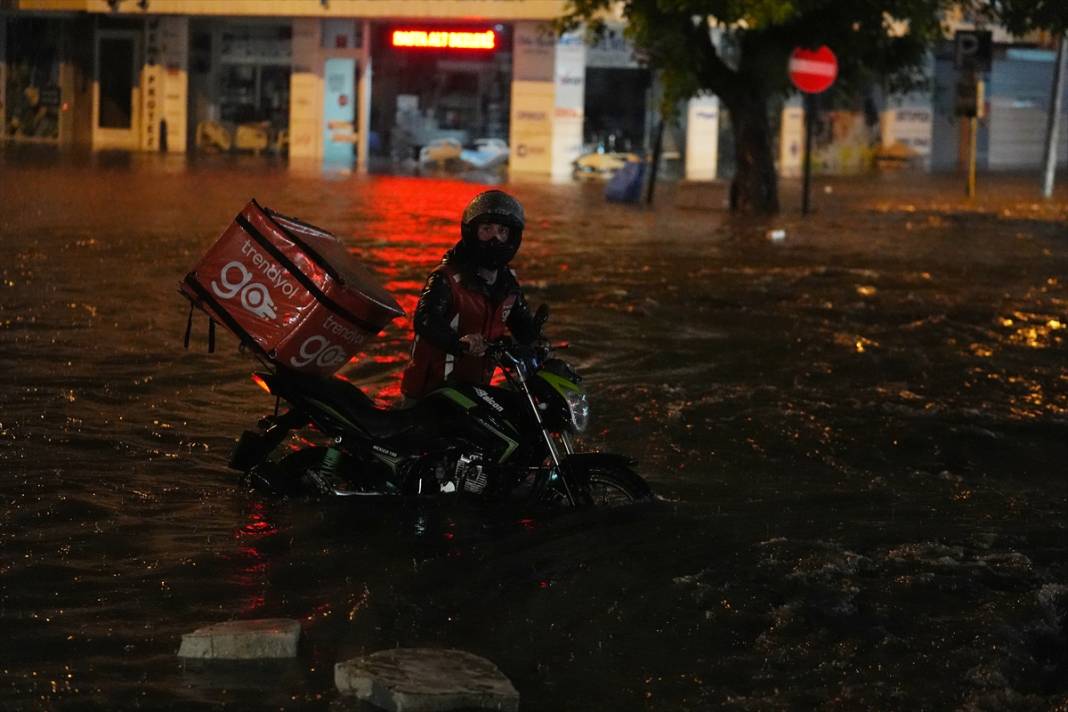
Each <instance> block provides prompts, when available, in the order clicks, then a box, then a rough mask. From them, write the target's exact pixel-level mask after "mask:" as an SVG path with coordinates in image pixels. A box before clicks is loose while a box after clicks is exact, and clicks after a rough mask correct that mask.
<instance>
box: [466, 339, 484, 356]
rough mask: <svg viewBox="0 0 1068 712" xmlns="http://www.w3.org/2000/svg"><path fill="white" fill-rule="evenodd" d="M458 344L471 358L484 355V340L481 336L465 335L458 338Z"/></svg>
mask: <svg viewBox="0 0 1068 712" xmlns="http://www.w3.org/2000/svg"><path fill="white" fill-rule="evenodd" d="M460 343H461V344H463V345H464V351H465V352H466V353H468V354H470V355H472V356H482V355H483V354H485V353H486V339H485V337H483V336H482V334H465V335H464V336H461V337H460Z"/></svg>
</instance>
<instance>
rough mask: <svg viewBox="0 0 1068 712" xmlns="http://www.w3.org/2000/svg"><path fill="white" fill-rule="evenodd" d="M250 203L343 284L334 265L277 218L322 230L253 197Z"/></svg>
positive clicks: (317, 230)
mask: <svg viewBox="0 0 1068 712" xmlns="http://www.w3.org/2000/svg"><path fill="white" fill-rule="evenodd" d="M252 204H253V205H255V206H256V207H257V208H259V209H260V210H262V211H263V214H264V215H266V216H267V217H268V219H270V221H271V222H272V223H274V225H275V227H277V228H278V229H279V230H281V231H282V232H284V233H285V236H286V237H287V238H289V241H290V242H292V243H293V244H294V245H296V246H297V247H299V248H300V249H301V251H302V252H304V253H305V254H307V255H308V257H310V258H311V261H312V262H314V263H315V264H317V265H319V267H320V268H321V269H322V270H323V271H324V272H326V273H327V274H328V275H330V277H331V279H333V280H335V281H336V282H337V283H338V284H344V283H345V280H343V279H342V278H341V275H340V274H339V273H338V271H337V270H336V269H334V266H333V265H332V264H330V263H329V262H327V260H326V258H325V257H323V256H322V255H320V254H319V253H318V252H317V251H315V250H314V249H312V246H311V245H309V244H308V243H306V242H305V241H304V240H301V239H300V238H299V237H297V236H296V235H294V234H293V231H292V230H290V229H289V228H287V227H286V226H285V225H283V224H282V223H280V222H278V220H277V218H282V219H283V220H288V221H290V222H292V223H296V224H297V225H303V226H305V227H307V228H308V229H310V230H314V231H316V232H323V231H322V230H320V229H319V228H317V227H315V226H314V225H309V224H308V223H306V222H304V221H303V220H298V219H297V218H291V217H289V216H288V215H282V213H279V212H277V211H275V210H271V209H270V208H265V207H263V206H262V205H260V204H259V203H258V202H256V199H255V198H253V199H252ZM239 217H244V216H239ZM324 234H325V233H324ZM331 237H333V236H332V235H331Z"/></svg>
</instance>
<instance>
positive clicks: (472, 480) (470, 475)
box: [456, 455, 489, 494]
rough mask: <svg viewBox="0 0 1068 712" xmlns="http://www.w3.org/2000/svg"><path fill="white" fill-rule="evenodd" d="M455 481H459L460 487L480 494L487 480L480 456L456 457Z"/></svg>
mask: <svg viewBox="0 0 1068 712" xmlns="http://www.w3.org/2000/svg"><path fill="white" fill-rule="evenodd" d="M456 481H457V482H459V483H460V489H463V490H465V491H467V492H471V493H473V494H480V493H481V492H482V491H483V490H484V489H486V485H487V484H488V482H489V480H488V478H487V477H486V471H485V469H484V468H483V467H482V456H481V455H461V456H460V457H459V458H457V460H456Z"/></svg>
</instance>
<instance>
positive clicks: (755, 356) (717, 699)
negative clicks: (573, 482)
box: [0, 150, 1068, 710]
mask: <svg viewBox="0 0 1068 712" xmlns="http://www.w3.org/2000/svg"><path fill="white" fill-rule="evenodd" d="M909 183H910V181H894V180H887V181H882V182H879V181H870V182H867V183H862V184H860V185H859V188H858V186H857V185H851V184H850V183H849V182H847V181H841V182H837V183H833V184H830V185H831V187H832V189H833V190H835V191H837V192H831V193H820V194H818V195H819V197H818V199H817V205H818V206H819V207H820V210H821V212H820V213H818V214H817V215H816V216H814V217H812V218H810V219H809V220H807V221H802V220H800V219H799V218H797V217H793V216H791V215H790V214H787V215H786V216H784V217H783V218H781V219H779V220H776V221H774V223H765V222H762V221H734V222H728V221H725V219H724V217H723V214H722V211H721V209H720V208H721V202H722V195H721V194H720V193H719V192H717V191H716V190H709V189H702V188H698V187H693V186H667V187H665V189H663V190H661V191H658V196H659V204H658V207H657V210H655V211H645V210H640V209H635V208H630V207H619V206H606V205H605V204H604V203H603V201H602V200H601V198H600V194H599V190H600V187H599V186H596V185H570V184H565V185H548V184H541V183H522V182H520V183H513V184H511V185H510V189H511V190H513V191H514V192H515V193H516V194H517V195H518V196H519V197H520V198H521V199H522V200H523V202H524V203H525V205H526V207H527V209H528V214H529V216H530V219H531V222H530V224H529V227H528V230H527V233H526V237H525V240H524V247H523V250H522V252H521V256H520V258H519V260H518V261H517V265H516V266H517V268H518V270H519V273H520V277H521V279H522V280H523V282H524V283H525V284H526V285H527V288H528V296H529V298H530V300H531V301H532V302H534V303H535V304H537V303H540V302H542V301H547V302H549V303H551V304H552V305H553V308H554V311H553V317H552V320H551V328H552V335H553V337H554V338H558V339H566V340H569V341H570V342H571V343H572V344H573V347H572V349H571V351H570V352H569V354H568V357H569V358H570V359H572V360H574V361H575V362H576V363H577V364H578V366H579V367H580V370H581V371H582V372H583V373H584V374H585V375H586V377H587V384H588V385H589V387H590V390H591V392H592V395H593V398H594V407H595V418H596V419H595V421H594V425H593V427H592V431H591V433H590V434H589V436H588V437H587V441H588V444H590V445H592V446H595V447H601V448H605V449H612V450H617V451H622V452H626V453H628V454H631V455H635V456H637V457H639V458H640V459H641V460H642V467H641V469H642V472H643V473H644V474H645V475H646V476H647V478H648V479H649V480H650V481H651V482H652V483H653V485H654V487H655V488H656V490H657V491H658V492H659V493H660V494H661V495H662V496H663V497H664V499H665V501H664V502H662V503H661V504H660V505H659V506H657V507H653V508H646V509H641V510H638V511H631V512H618V513H615V512H614V513H608V514H603V513H597V514H595V515H593V516H582V517H564V518H562V519H558V520H553V521H548V522H543V521H531V520H526V519H521V520H520V521H518V522H514V521H513V520H512V519H509V518H508V517H503V518H491V519H490V520H489V521H488V522H487V519H486V518H485V517H482V516H480V515H479V514H478V513H477V512H474V511H470V510H468V509H465V508H463V507H459V508H456V507H453V508H448V509H446V510H445V511H442V512H437V513H425V512H417V511H412V510H410V509H404V508H399V507H398V508H393V509H389V510H387V511H382V510H381V509H378V510H373V511H368V510H363V509H359V508H354V507H348V506H345V507H339V506H335V505H332V504H330V505H325V506H324V505H318V504H315V503H308V502H277V501H266V500H260V499H258V498H256V497H254V496H250V495H249V494H247V493H246V492H244V491H242V490H240V489H239V488H236V487H235V481H234V477H233V474H232V473H231V472H229V471H228V470H227V469H226V468H225V461H226V459H227V454H228V450H229V448H230V446H231V444H232V441H233V439H234V437H235V436H236V435H237V434H239V433H240V431H241V430H242V429H244V428H246V427H249V426H250V425H252V424H253V423H254V422H255V420H256V419H257V418H258V417H259V416H260V415H262V414H263V413H264V412H265V411H267V410H268V409H269V407H270V404H269V403H267V402H265V401H264V399H263V398H262V397H261V395H262V394H261V393H260V392H259V391H258V390H257V389H255V388H253V387H252V386H251V384H250V383H249V381H248V373H249V371H250V369H251V366H252V363H251V362H250V361H247V360H245V359H243V358H242V357H241V356H239V355H237V354H236V353H235V352H234V348H233V347H234V342H233V340H232V339H230V338H229V337H228V336H226V335H220V339H219V342H220V348H219V351H218V353H216V354H214V355H208V354H206V353H205V352H204V351H203V348H202V346H203V344H204V342H205V337H206V334H205V331H206V329H205V323H204V320H199V321H197V322H196V329H195V331H194V344H199V346H200V348H197V347H195V348H194V349H192V350H191V351H189V352H185V351H183V350H182V349H181V337H182V333H183V331H184V327H185V318H186V314H187V310H186V305H185V303H184V301H183V300H182V299H181V298H180V297H179V296H178V295H177V292H176V285H177V281H178V279H179V278H180V277H181V276H182V275H183V274H184V273H185V271H186V270H188V269H189V267H190V266H191V265H192V264H193V263H194V262H195V261H196V259H197V257H198V256H199V255H200V254H201V252H202V251H203V250H204V249H205V248H206V247H207V246H208V245H209V244H210V243H211V242H212V241H213V240H214V239H215V237H216V236H217V235H218V233H219V232H220V231H221V230H222V228H223V227H224V226H225V225H226V224H227V223H228V222H229V221H230V219H231V218H232V217H233V215H234V214H235V213H236V212H237V211H238V210H239V209H240V208H241V206H242V205H243V204H244V203H245V202H246V201H247V200H248V199H249V198H250V197H253V196H255V197H256V198H258V199H259V200H260V202H261V203H263V204H265V205H268V206H271V207H274V208H276V209H278V210H280V211H282V212H285V213H289V214H294V215H298V216H300V217H302V218H304V219H307V220H309V221H311V222H314V223H316V224H319V225H322V226H323V227H326V228H328V229H331V230H333V231H335V232H336V233H337V234H339V235H340V236H342V237H343V239H344V240H345V241H346V242H347V243H348V244H349V245H350V246H351V248H352V249H353V250H354V251H355V252H356V253H357V254H359V255H360V256H361V257H362V258H363V259H364V260H365V261H366V262H367V263H368V264H369V265H370V266H371V267H372V268H373V269H374V270H375V271H376V273H377V274H378V275H379V276H380V277H381V279H382V281H383V283H384V284H385V285H386V286H387V287H388V288H389V289H390V290H391V291H393V292H394V293H395V294H396V295H397V296H398V299H399V300H400V302H401V304H402V305H403V306H404V307H405V309H406V310H408V311H409V313H410V312H411V310H412V308H413V306H414V303H415V300H416V298H417V294H418V291H419V289H420V287H421V286H422V281H423V279H424V278H425V276H426V274H427V273H428V272H429V270H430V269H431V268H432V267H433V265H434V264H435V263H436V262H437V261H438V259H439V258H440V255H441V253H442V252H443V251H444V250H445V249H446V248H448V247H449V246H450V245H451V244H452V243H453V242H454V241H455V239H456V236H457V227H456V221H457V218H458V216H459V213H460V211H461V209H462V207H463V205H464V204H465V203H466V201H467V199H468V198H469V197H470V196H471V195H473V194H474V193H475V192H477V191H478V190H479V189H480V188H481V187H482V186H480V185H477V184H473V183H469V182H463V181H457V180H451V179H447V178H440V177H439V178H424V179H408V178H391V177H376V178H372V179H363V178H356V177H350V176H342V175H335V176H325V177H324V176H322V175H319V174H316V173H302V172H301V171H297V170H286V169H285V168H284V167H283V166H277V165H271V164H267V163H264V162H261V161H258V160H234V161H199V162H192V163H187V162H185V161H184V160H176V161H173V160H167V159H159V158H157V157H153V156H108V155H103V156H99V157H97V158H95V159H91V160H90V159H79V158H76V157H66V158H62V159H56V158H55V157H51V156H46V157H44V158H40V157H35V156H33V155H25V154H23V153H22V152H14V151H10V150H9V151H8V152H7V153H6V154H5V153H0V241H2V245H3V248H4V254H5V256H6V259H5V262H4V264H3V266H2V267H0V275H2V285H0V288H2V292H0V293H2V297H0V344H2V349H0V369H2V372H3V373H5V374H7V377H6V378H4V379H3V380H2V381H0V400H2V403H3V410H2V413H0V466H2V468H3V472H4V477H3V479H2V484H0V496H2V502H3V512H2V517H0V552H2V556H0V621H2V622H3V630H4V634H5V638H6V640H7V643H6V645H5V646H3V648H2V652H0V681H2V683H0V684H2V686H0V707H3V708H5V709H8V708H13V709H37V708H44V709H49V708H57V709H58V708H62V709H69V708H83V707H94V706H99V707H119V708H131V707H137V706H144V707H147V708H161V707H173V708H176V709H191V708H194V707H200V706H203V707H205V708H207V707H215V706H217V705H220V704H225V705H228V706H229V707H230V708H233V709H246V708H256V707H270V708H281V707H286V708H302V709H321V708H324V707H326V706H327V704H328V703H329V702H330V701H331V700H332V699H334V697H335V696H334V694H333V692H332V689H333V687H332V666H333V662H335V661H336V660H339V659H344V658H347V657H352V656H355V655H359V654H363V653H368V652H372V651H374V650H377V649H380V648H384V647H391V646H394V645H404V646H414V645H434V646H454V647H461V648H466V649H469V650H472V651H473V652H476V653H479V654H482V655H486V656H487V657H490V658H491V659H493V660H495V661H496V662H497V663H498V664H499V665H500V667H501V668H502V669H503V670H504V672H505V673H506V674H508V675H509V676H510V677H511V678H512V679H513V681H515V682H516V685H517V687H518V688H519V689H520V691H521V693H522V695H523V698H524V700H525V708H529V709H641V708H650V709H669V710H674V709H706V708H710V707H712V708H717V707H727V708H735V709H754V710H755V709H769V708H773V709H774V708H785V707H812V706H821V705H822V706H826V707H831V708H877V709H899V708H914V707H926V708H945V707H966V708H975V709H983V708H1006V707H1007V708H1018V709H1044V708H1048V707H1050V706H1055V705H1057V704H1064V702H1065V699H1066V695H1068V687H1066V685H1065V680H1068V639H1066V616H1068V576H1066V565H1065V562H1066V560H1068V541H1066V535H1065V513H1066V506H1065V505H1066V478H1065V472H1066V465H1068V446H1066V440H1068V439H1066V437H1065V436H1066V434H1068V371H1066V370H1065V366H1064V364H1065V362H1066V361H1065V351H1066V348H1065V344H1066V339H1065V334H1066V331H1065V323H1066V321H1068V309H1066V305H1068V285H1066V283H1065V280H1066V279H1068V278H1066V277H1065V274H1066V269H1065V268H1066V266H1068V242H1066V240H1068V236H1066V234H1065V229H1064V220H1065V217H1066V211H1065V209H1064V204H1065V201H1064V199H1063V196H1062V199H1061V201H1060V202H1059V203H1055V204H1053V205H1052V206H1045V205H1044V206H1032V205H1031V204H1030V203H1029V201H1030V200H1032V199H1031V198H1030V197H1028V196H1029V194H1030V191H1031V188H1030V186H1029V185H1023V184H1017V183H1013V182H1012V181H1006V182H1005V189H1004V190H1003V191H1000V193H1001V194H1000V195H999V198H998V201H997V202H996V204H995V203H990V204H983V205H982V206H981V207H978V208H969V207H968V206H966V205H964V204H962V203H961V202H959V201H957V200H956V198H955V197H954V196H955V192H956V191H958V190H959V186H957V185H956V184H955V183H954V184H952V185H950V184H948V183H947V184H943V183H940V182H938V181H937V180H928V181H927V183H926V184H923V185H922V186H921V187H922V188H923V189H924V190H926V191H929V192H928V195H930V196H932V197H927V198H923V199H918V198H917V195H918V194H919V190H918V189H917V188H915V187H913V186H910V185H909ZM860 189H869V190H870V191H872V193H873V194H875V195H877V196H878V199H877V200H876V201H869V200H867V199H866V198H865V197H864V195H863V194H862V192H861V190H860ZM788 199H789V195H788ZM839 205H844V206H846V207H844V208H842V209H837V207H838V206H839ZM769 227H784V228H785V229H786V231H787V238H786V240H784V241H782V242H771V241H768V240H766V239H765V238H764V234H765V231H766V230H767V229H768V228H769ZM409 338H410V331H409V329H408V325H407V324H402V323H399V322H398V323H396V324H394V325H391V326H390V327H389V328H388V329H387V330H386V331H385V332H384V333H383V335H382V336H381V337H380V338H379V339H378V340H376V341H375V342H374V343H373V344H371V345H370V346H369V350H368V352H367V353H366V354H365V355H364V356H363V358H361V359H360V360H359V361H358V362H356V363H354V364H351V365H350V366H349V367H348V368H347V369H346V370H345V371H344V375H345V376H346V377H348V378H351V379H352V380H353V381H355V382H356V383H358V384H360V385H361V386H363V387H365V388H366V389H367V390H368V392H369V393H371V394H372V395H374V396H375V397H376V398H378V399H379V400H380V401H381V402H383V403H388V402H390V401H392V400H393V399H395V398H396V396H397V377H398V374H399V369H400V368H401V367H402V366H403V363H404V362H405V359H406V356H407V348H408V340H409ZM276 615H278V616H287V617H293V618H298V619H300V620H301V621H302V623H303V625H304V629H305V641H306V646H305V650H304V651H303V652H302V656H301V658H300V659H299V660H298V661H294V662H287V663H281V664H278V665H268V666H256V665H253V666H232V665H200V666H197V665H182V664H180V663H179V662H178V660H177V659H176V657H175V655H174V653H175V651H176V650H177V646H178V640H179V637H180V635H181V633H183V632H188V631H190V630H192V629H193V628H196V627H198V626H200V625H203V624H206V623H210V622H215V621H219V620H227V619H232V618H243V617H267V616H276Z"/></svg>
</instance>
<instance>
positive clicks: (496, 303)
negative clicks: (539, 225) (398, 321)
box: [401, 190, 538, 399]
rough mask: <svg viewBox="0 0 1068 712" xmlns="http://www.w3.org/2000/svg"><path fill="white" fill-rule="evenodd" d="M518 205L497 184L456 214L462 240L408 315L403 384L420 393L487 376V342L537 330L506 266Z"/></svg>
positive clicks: (519, 236) (517, 234) (519, 227)
mask: <svg viewBox="0 0 1068 712" xmlns="http://www.w3.org/2000/svg"><path fill="white" fill-rule="evenodd" d="M524 224H525V222H524V218H523V206H522V205H520V204H519V201H518V200H516V199H515V198H513V197H512V196H510V195H508V194H507V193H505V192H502V191H500V190H487V191H485V192H483V193H479V194H478V195H476V196H475V197H474V198H473V199H472V200H471V202H470V203H468V204H467V208H465V209H464V212H463V216H462V218H461V220H460V241H459V242H457V243H456V245H455V246H454V247H453V248H452V249H450V250H449V251H448V252H446V253H445V256H444V257H443V258H442V261H441V265H439V266H438V267H437V268H436V269H435V270H434V271H433V272H431V273H430V276H429V277H428V278H427V281H426V286H425V287H423V293H422V294H421V295H420V297H419V304H418V305H417V306H416V308H415V315H414V317H413V318H412V322H413V326H414V327H415V339H414V341H413V343H412V356H411V361H410V362H409V363H408V366H407V368H405V369H404V377H403V379H402V380H401V392H402V393H403V394H404V395H405V397H406V398H408V399H418V398H422V397H423V396H424V395H426V394H427V393H429V392H430V391H432V390H434V389H435V388H439V387H440V386H442V385H443V384H445V383H476V384H488V383H489V381H490V377H491V376H492V375H493V369H494V364H493V362H492V361H491V360H490V358H489V357H487V356H486V355H485V354H486V346H487V345H488V343H489V342H491V341H493V340H495V339H498V338H500V337H502V336H504V335H505V332H506V331H510V332H511V333H512V335H513V336H514V337H515V338H516V340H518V341H520V342H521V343H530V342H532V341H534V340H535V339H536V338H537V337H538V334H537V331H538V329H537V326H536V324H535V323H534V318H533V316H532V315H531V313H530V308H529V307H528V306H527V302H526V300H525V299H524V298H523V292H522V290H521V289H520V288H519V283H518V282H517V281H516V277H515V272H514V271H512V270H511V269H509V268H508V267H507V265H508V263H509V261H511V259H512V257H514V256H515V253H516V251H518V250H519V243H520V242H522V240H523V227H524Z"/></svg>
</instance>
